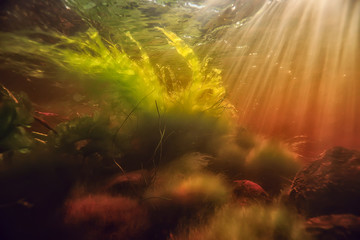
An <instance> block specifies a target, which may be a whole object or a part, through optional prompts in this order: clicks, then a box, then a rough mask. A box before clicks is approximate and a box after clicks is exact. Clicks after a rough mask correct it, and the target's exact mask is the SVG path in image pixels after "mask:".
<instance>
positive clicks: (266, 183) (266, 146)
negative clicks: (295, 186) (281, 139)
mask: <svg viewBox="0 0 360 240" xmlns="http://www.w3.org/2000/svg"><path fill="white" fill-rule="evenodd" d="M300 166H301V165H300V163H299V162H298V161H297V160H296V158H295V156H294V154H293V153H291V152H290V151H289V150H287V148H286V146H284V145H282V144H281V143H278V142H274V141H265V142H263V143H262V144H258V145H257V146H255V147H254V148H253V149H252V151H251V153H250V154H249V156H248V157H247V162H246V167H247V171H248V175H249V177H250V178H252V179H253V180H254V181H256V182H258V183H260V185H262V186H263V187H264V189H265V190H267V191H269V192H270V193H273V194H277V193H279V192H280V190H281V189H282V188H283V187H284V186H286V185H289V184H290V183H291V180H292V178H293V177H294V176H295V174H296V172H297V171H298V170H299V169H300Z"/></svg>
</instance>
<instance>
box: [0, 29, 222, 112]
mask: <svg viewBox="0 0 360 240" xmlns="http://www.w3.org/2000/svg"><path fill="white" fill-rule="evenodd" d="M158 30H160V31H162V32H163V33H164V34H165V35H166V37H167V38H168V39H169V43H170V44H172V45H173V46H174V47H175V48H176V50H177V51H178V53H179V54H180V55H181V56H182V57H183V58H184V59H185V60H186V62H187V64H188V66H189V68H190V70H191V72H192V80H191V81H189V84H188V86H186V87H183V88H182V87H180V86H179V87H178V88H176V89H172V91H170V90H169V89H167V86H166V84H162V82H163V81H162V79H161V76H158V75H157V74H156V72H155V69H154V67H153V66H152V64H151V63H150V60H149V56H148V55H147V54H146V53H145V51H144V50H143V49H142V47H141V45H140V44H139V43H138V42H137V41H136V40H135V39H133V37H132V36H131V34H130V33H127V34H126V35H127V36H128V38H129V39H130V40H131V41H132V42H134V43H135V44H136V45H137V47H138V50H139V51H140V59H139V60H134V59H131V58H130V57H129V56H128V55H127V54H126V53H125V52H124V51H123V50H121V48H120V47H119V46H117V45H116V44H113V43H110V42H109V41H107V40H105V39H103V38H101V36H99V33H98V32H97V31H96V30H95V29H93V28H89V29H88V30H87V31H86V32H84V33H79V34H77V35H75V36H65V35H63V34H59V33H55V32H42V31H40V30H38V31H35V32H30V33H29V32H28V33H24V32H22V33H18V34H14V33H1V34H0V44H1V45H3V46H7V47H6V49H2V50H1V58H2V59H3V60H5V65H7V66H8V67H9V66H10V67H12V68H16V69H18V70H19V71H20V72H23V74H25V75H27V76H34V77H45V76H47V77H51V78H53V79H63V80H64V79H70V80H71V81H75V80H76V81H79V80H82V81H83V82H82V84H83V86H86V87H88V88H90V89H91V88H92V92H98V89H99V88H102V89H103V91H102V92H104V93H109V91H110V92H111V94H108V95H110V96H112V97H113V98H117V99H120V100H121V101H119V102H118V103H119V104H120V105H121V106H122V107H127V108H130V109H131V108H133V107H135V106H137V107H140V106H138V105H139V104H140V103H141V106H142V107H144V108H145V109H151V111H152V112H155V111H156V110H155V102H156V103H157V107H158V108H160V109H168V108H171V107H173V106H178V108H185V109H188V110H189V111H209V112H210V111H217V113H218V112H219V108H220V109H221V110H222V111H223V110H224V107H225V106H227V105H226V104H224V97H225V90H224V88H223V86H222V85H221V75H220V70H218V69H207V62H208V59H205V60H204V61H203V62H200V61H199V60H198V58H197V57H196V55H195V54H194V52H193V50H192V49H191V48H190V47H189V46H187V45H186V44H185V42H184V41H183V40H181V39H180V38H179V37H177V36H176V35H175V34H174V33H171V32H169V31H166V30H164V29H161V28H158ZM24 58H25V59H28V60H29V59H31V61H24ZM34 60H36V61H34ZM109 85H110V86H109ZM174 85H175V84H174ZM155 114H156V112H155Z"/></svg>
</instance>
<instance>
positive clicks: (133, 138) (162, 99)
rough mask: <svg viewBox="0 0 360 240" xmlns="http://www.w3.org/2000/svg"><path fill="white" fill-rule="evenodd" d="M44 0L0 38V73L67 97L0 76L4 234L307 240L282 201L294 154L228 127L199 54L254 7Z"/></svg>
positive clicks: (219, 87)
mask: <svg viewBox="0 0 360 240" xmlns="http://www.w3.org/2000/svg"><path fill="white" fill-rule="evenodd" d="M44 2H45V3H39V2H36V1H31V2H30V3H24V5H21V1H17V2H16V4H15V5H14V6H15V7H13V8H11V7H9V9H15V10H16V11H18V15H21V16H25V19H27V17H29V16H30V17H31V16H33V14H35V16H37V15H36V14H39V16H37V17H36V18H34V19H35V20H34V26H27V25H26V27H24V26H20V25H21V24H20V25H19V26H18V25H16V26H15V25H14V26H13V28H14V29H11V28H10V29H5V30H2V31H1V32H0V46H1V48H0V62H1V69H0V71H1V72H2V73H4V76H5V74H6V76H8V77H14V82H16V81H18V82H19V84H20V85H21V84H24V85H25V84H28V83H30V85H31V86H32V85H37V84H39V85H40V87H41V88H44V89H51V88H52V87H55V89H57V90H59V91H61V93H64V96H61V97H59V99H56V96H55V97H54V96H52V97H51V101H49V100H48V99H46V97H45V98H44V99H45V100H44V99H42V101H37V100H33V99H32V97H31V96H33V97H34V96H36V94H35V95H34V93H32V94H30V92H31V91H32V90H31V89H29V95H31V96H29V97H28V96H27V95H26V93H21V92H17V91H16V86H15V87H14V84H13V85H12V84H11V80H9V79H6V80H5V79H4V80H2V81H1V89H0V93H1V98H0V124H1V125H0V186H1V189H2V191H1V193H0V222H1V224H0V238H1V239H23V238H25V237H26V238H28V239H59V240H65V239H94V240H96V239H109V240H110V239H170V240H174V239H207V240H210V239H225V240H226V239H251V240H261V239H267V240H270V239H274V240H278V239H294V240H297V239H299V240H304V239H312V237H311V236H310V234H309V233H308V232H307V231H306V230H305V225H304V223H305V221H304V218H303V216H300V215H299V214H298V212H297V211H296V210H295V208H296V207H295V206H292V205H291V204H289V203H288V202H287V191H288V189H289V187H290V185H291V182H292V179H293V178H294V176H295V174H296V172H297V171H298V170H299V169H300V167H301V165H302V164H301V162H300V161H299V157H298V156H297V155H296V154H295V153H294V152H292V151H291V148H290V146H289V145H288V144H286V143H283V142H279V141H276V140H274V139H268V138H264V137H262V136H259V135H255V134H253V133H251V132H250V131H248V130H247V129H246V128H244V127H243V126H241V125H239V124H238V121H237V116H238V112H237V110H236V109H235V107H234V106H233V105H232V103H231V102H230V100H229V99H228V95H227V93H226V89H225V86H224V83H223V75H222V70H221V69H220V68H219V67H218V66H217V65H216V61H217V59H214V58H215V57H216V54H214V52H212V51H211V50H210V48H209V46H211V39H212V37H215V36H216V34H217V33H218V32H219V31H222V30H224V29H227V28H230V27H236V26H237V25H239V23H241V24H244V23H246V22H247V21H248V20H249V19H250V18H251V16H252V15H254V14H255V13H256V12H257V11H258V10H259V9H260V8H261V6H262V5H261V4H264V1H254V3H249V2H248V1H234V3H233V2H232V1H224V2H223V3H218V2H216V1H211V4H210V6H211V8H210V7H204V6H203V4H204V3H203V1H89V0H68V1H60V2H57V3H56V5H54V6H56V8H58V9H55V10H54V9H52V7H51V4H52V3H53V1H44ZM235 3H236V4H240V5H239V6H242V7H243V8H242V9H245V10H246V11H245V10H243V11H241V12H240V13H239V14H235V13H232V12H231V11H234V9H233V7H234V4H235ZM27 4H29V5H27ZM37 4H39V6H42V7H44V8H45V9H41V10H39V13H36V11H33V8H32V7H34V6H35V7H39V6H38V5H37ZM42 4H44V5H42ZM54 4H55V3H54ZM10 5H11V4H9V6H10ZM19 6H20V7H19ZM21 7H23V8H24V9H23V10H21V11H20V10H18V9H19V8H21ZM199 9H200V10H201V11H202V13H209V15H208V16H215V15H219V16H221V19H220V18H215V20H213V21H210V22H209V23H208V24H205V22H206V21H205V20H204V19H202V18H201V17H192V16H191V14H192V13H194V12H195V10H199ZM229 9H230V10H229ZM231 9H232V10H231ZM247 9H248V10H247ZM15 10H13V11H14V12H16V11H15ZM200 10H199V11H200ZM47 11H49V13H53V14H45V15H42V14H44V13H47ZM9 12H11V11H10V10H9V11H8V12H6V13H2V14H3V15H4V17H3V19H8V18H9V19H11V18H10V17H9V16H10V15H11V14H10V15H9ZM219 12H220V14H218V13H219ZM175 13H176V14H175ZM13 15H16V14H13ZM11 16H12V15H11ZM70 16H71V17H70ZM230 16H235V19H233V20H229V19H228V18H229V17H230ZM57 18H58V19H57ZM225 18H226V19H225ZM47 19H51V21H53V26H51V25H49V24H48V23H46V22H47ZM54 19H55V20H54ZM74 19H75V20H76V21H75V20H74ZM144 19H145V20H144ZM219 19H220V20H219ZM56 20H59V22H60V23H59V24H58V25H57V24H55V23H56ZM180 20H181V21H180ZM19 23H21V21H20V20H19ZM74 23H77V24H78V25H79V26H81V27H79V28H76V24H74ZM181 26H182V27H183V28H185V27H184V26H187V27H188V31H189V35H191V36H192V38H187V35H186V34H176V33H175V32H176V31H177V30H178V29H179V28H180V27H181ZM200 38H204V39H206V41H204V42H203V43H202V44H200V43H199V41H198V40H199V39H200ZM194 39H195V40H194ZM151 40H152V41H154V42H152V41H151ZM159 42H160V43H161V44H158V43H159ZM157 44H158V45H157ZM207 44H209V45H207ZM198 47H200V48H201V49H200V50H199V48H198ZM204 52H205V54H204ZM10 73H11V74H10ZM16 83H17V82H16ZM8 85H10V86H8ZM15 85H16V84H15ZM14 89H15V90H14ZM45 91H46V90H45ZM25 92H26V91H25ZM35 93H36V91H35ZM38 94H39V95H41V94H43V92H41V91H39V92H38ZM40 97H41V96H40ZM49 99H50V97H49ZM54 99H55V100H54Z"/></svg>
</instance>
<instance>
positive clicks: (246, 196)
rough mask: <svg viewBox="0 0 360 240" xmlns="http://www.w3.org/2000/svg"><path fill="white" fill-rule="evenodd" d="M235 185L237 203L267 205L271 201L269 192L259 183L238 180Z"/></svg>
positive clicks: (234, 191)
mask: <svg viewBox="0 0 360 240" xmlns="http://www.w3.org/2000/svg"><path fill="white" fill-rule="evenodd" d="M234 184H235V186H234V189H233V196H234V198H235V201H238V202H240V203H241V204H242V205H247V204H249V203H251V202H260V203H265V202H269V200H270V198H269V195H268V194H267V192H265V190H264V189H263V188H262V187H261V186H260V185H258V184H257V183H254V182H252V181H249V180H236V181H234Z"/></svg>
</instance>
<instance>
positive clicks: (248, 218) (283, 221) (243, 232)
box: [170, 205, 311, 240]
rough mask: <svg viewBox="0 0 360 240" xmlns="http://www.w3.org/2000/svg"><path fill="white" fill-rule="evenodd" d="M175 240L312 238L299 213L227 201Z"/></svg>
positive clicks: (280, 208)
mask: <svg viewBox="0 0 360 240" xmlns="http://www.w3.org/2000/svg"><path fill="white" fill-rule="evenodd" d="M170 239H172V240H182V239H183V240H185V239H187V240H192V239H194V240H195V239H196V240H212V239H214V240H215V239H252V240H263V239H266V240H272V239H274V240H278V239H294V240H300V239H301V240H305V239H311V238H310V236H309V234H308V233H306V232H305V228H304V222H303V220H302V219H301V218H299V216H297V214H296V213H293V212H290V211H289V210H286V209H285V208H282V207H276V206H259V205H253V206H250V207H239V206H232V205H227V206H225V207H223V208H221V209H219V210H218V211H217V212H216V213H215V215H214V216H213V217H212V218H211V219H210V220H209V221H205V224H202V225H199V226H195V227H190V229H188V230H186V229H185V230H184V229H183V231H182V232H181V230H180V233H179V234H173V235H172V237H171V238H170Z"/></svg>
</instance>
